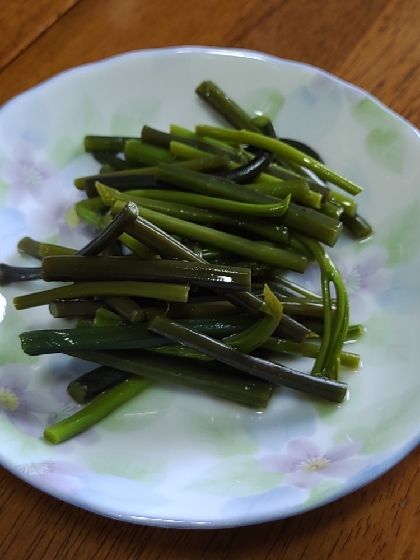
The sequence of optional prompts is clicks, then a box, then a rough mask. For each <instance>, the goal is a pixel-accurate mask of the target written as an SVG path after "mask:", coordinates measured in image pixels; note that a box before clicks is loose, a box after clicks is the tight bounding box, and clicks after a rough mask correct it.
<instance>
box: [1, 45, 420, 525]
mask: <svg viewBox="0 0 420 560" xmlns="http://www.w3.org/2000/svg"><path fill="white" fill-rule="evenodd" d="M204 79H212V80H214V81H215V82H217V83H218V84H220V86H221V87H222V88H223V89H224V90H226V91H227V92H228V94H230V95H231V96H232V97H233V98H234V99H235V100H237V101H238V102H239V103H240V104H242V105H243V106H244V107H245V108H246V109H247V110H249V111H251V112H252V111H261V112H264V113H266V114H268V115H269V116H270V117H271V118H272V119H273V120H274V123H275V125H276V128H277V130H278V131H279V133H280V134H281V135H282V136H289V137H294V138H297V139H299V140H302V141H304V142H307V143H309V144H311V145H313V146H314V147H315V148H316V149H317V150H318V151H319V152H320V153H321V154H322V155H323V156H324V158H325V159H326V161H327V163H328V165H329V166H331V167H332V168H334V169H335V170H337V171H338V172H340V173H341V174H343V175H346V176H347V177H349V178H350V179H353V180H354V181H355V182H357V183H359V184H361V185H362V186H363V187H364V189H365V190H364V192H363V193H362V194H361V195H360V197H359V200H360V209H361V211H362V213H363V214H364V215H365V216H367V217H368V218H369V220H370V221H371V222H372V223H373V225H374V227H375V230H376V235H375V237H374V239H373V240H372V241H370V242H368V243H365V244H362V245H360V244H356V243H351V244H346V243H340V245H339V247H337V248H335V249H334V250H333V251H332V254H333V256H334V258H336V259H337V262H338V263H339V266H340V268H341V270H342V273H343V276H344V278H345V280H346V283H347V286H348V289H349V293H350V298H351V303H352V310H353V311H352V314H353V316H352V321H353V322H363V324H364V325H365V326H366V329H367V332H366V335H365V337H364V338H363V339H362V340H361V341H360V342H358V343H357V344H356V345H355V346H354V350H355V351H357V352H360V353H361V354H362V356H363V367H362V369H361V370H360V371H359V372H347V373H344V379H345V380H346V381H347V382H348V384H349V394H350V398H349V400H348V401H347V402H346V403H345V404H343V405H342V406H332V405H328V404H322V403H319V402H310V401H308V400H307V399H305V400H304V399H302V398H301V397H300V396H299V395H297V394H294V393H293V392H292V391H287V390H283V391H279V392H278V394H277V395H276V396H275V398H274V399H273V401H272V403H271V404H270V406H269V409H268V410H267V411H265V412H263V413H259V412H251V411H249V410H246V409H244V408H241V407H239V406H234V405H231V404H226V403H222V402H218V401H216V400H214V399H212V398H209V397H207V396H203V395H201V394H198V393H193V392H186V391H184V390H179V389H173V388H172V387H162V386H161V387H155V388H151V389H149V390H148V392H147V393H145V394H143V395H142V396H141V397H139V398H138V399H136V400H135V401H134V402H131V403H130V404H128V405H127V406H125V407H124V408H123V409H121V410H119V411H118V412H116V413H114V414H113V415H112V416H111V417H110V418H108V419H106V420H105V421H104V422H103V423H102V424H101V425H100V426H98V427H96V428H94V429H92V430H91V431H90V432H88V433H86V434H84V435H82V436H80V437H78V438H75V439H73V440H71V441H69V442H67V443H65V444H63V445H61V446H57V447H53V446H50V445H47V444H46V443H45V442H44V441H43V439H42V437H41V436H42V432H43V429H44V428H45V426H46V425H47V424H49V423H52V422H54V421H56V420H57V419H58V418H61V417H63V416H64V415H67V414H69V412H71V411H72V410H74V409H75V407H74V406H73V404H72V403H71V402H70V400H69V398H68V397H67V396H66V391H65V387H66V384H67V383H68V381H69V379H71V378H72V377H74V376H75V375H76V374H78V373H80V371H82V369H83V367H86V365H83V364H81V363H76V361H75V360H71V359H69V358H63V357H60V356H57V357H41V358H28V357H27V356H25V355H24V354H23V352H22V351H21V350H20V345H19V339H18V334H19V333H20V332H21V331H23V330H25V329H26V330H28V329H29V328H35V327H39V326H44V325H50V324H52V322H51V319H49V317H48V314H47V312H46V311H45V310H39V309H35V310H30V311H21V312H16V311H15V310H14V308H13V306H12V304H11V299H12V297H13V295H15V294H17V293H23V292H24V291H26V290H28V289H33V286H28V285H27V286H20V287H19V288H7V289H6V288H5V289H2V290H1V295H0V303H1V315H0V317H1V324H0V337H1V338H0V340H1V347H0V366H1V367H0V461H1V463H2V464H3V465H4V466H5V467H6V468H7V469H9V470H10V471H12V472H13V473H15V474H16V475H17V476H19V477H21V478H22V479H24V480H25V481H27V482H29V483H30V484H32V485H34V486H36V487H38V488H41V489H42V490H44V491H46V492H48V493H50V494H52V495H54V496H57V497H59V498H61V499H63V500H66V501H68V502H70V503H73V504H76V505H78V506H80V507H83V508H86V509H88V510H92V511H95V512H97V513H100V514H103V515H107V516H110V517H114V518H118V519H123V520H126V521H132V522H136V523H145V524H150V525H159V526H170V527H212V528H215V527H227V526H235V525H244V524H251V523H259V522H263V521H267V520H271V519H279V518H282V517H286V516H290V515H293V514H297V513H300V512H303V511H306V510H308V509H311V508H314V507H317V506H320V505H322V504H325V503H327V502H329V501H331V500H334V499H336V498H338V497H340V496H343V495H345V494H347V493H349V492H351V491H353V490H355V489H357V488H359V487H361V486H363V485H365V484H367V483H368V482H369V481H371V480H373V479H375V478H377V477H378V476H380V475H381V474H382V473H383V472H385V471H386V470H388V469H389V468H390V467H391V466H392V465H394V464H395V463H397V462H398V461H399V460H400V459H401V458H402V457H403V456H404V455H406V454H407V453H408V452H409V451H410V450H411V449H413V448H414V447H415V446H416V445H417V443H418V441H419V435H420V414H419V407H418V403H419V399H420V376H419V373H418V364H419V363H420V345H419V344H418V334H417V333H418V328H417V327H418V324H419V320H420V280H419V278H420V258H419V239H420V204H419V200H418V195H419V184H420V167H419V165H418V162H419V161H420V139H419V134H418V131H417V130H415V129H414V128H413V127H412V126H410V125H409V124H408V123H407V122H405V121H404V120H402V119H401V118H399V117H398V116H396V115H395V114H394V113H392V112H391V111H390V110H389V109H387V108H386V107H384V106H383V105H381V104H380V103H379V102H378V101H377V100H375V99H373V98H372V97H371V96H369V95H368V94H366V93H365V92H363V91H361V90H359V89H357V88H355V87H353V86H351V85H349V84H347V83H344V82H342V81H340V80H338V79H336V78H334V77H333V76H331V75H329V74H326V73H325V72H322V71H320V70H317V69H315V68H312V67H309V66H305V65H302V64H297V63H293V62H288V61H284V60H279V59H276V58H272V57H270V56H266V55H263V54H260V53H256V52H249V51H239V50H219V49H212V48H196V47H192V48H191V47H185V48H184V47H183V48H175V49H163V50H153V51H143V52H136V53H130V54H127V55H123V56H119V57H117V58H112V59H110V60H106V61H104V62H100V63H97V64H92V65H88V66H84V67H81V68H77V69H74V70H70V71H68V72H65V73H64V74H61V75H59V76H58V77H56V78H54V79H52V80H50V81H48V82H46V83H44V84H42V85H40V86H38V87H36V88H35V89H32V90H30V91H28V92H27V93H24V94H23V95H20V96H19V97H17V98H16V99H14V100H12V101H11V102H9V103H7V104H6V105H5V106H4V107H3V108H2V109H1V110H0V204H1V207H0V231H1V246H0V258H1V260H2V261H6V262H12V263H18V262H20V263H21V264H22V262H26V263H28V260H26V261H25V260H24V259H23V258H21V257H18V255H17V253H16V249H15V247H16V242H17V241H18V240H19V239H20V238H21V237H23V236H24V235H30V236H32V237H35V238H42V239H53V240H56V241H59V242H61V243H64V244H69V245H73V246H75V247H76V246H80V245H81V244H82V243H83V240H82V238H81V236H80V234H79V233H77V231H76V230H74V229H72V228H71V227H69V225H68V220H69V219H70V221H71V215H69V214H68V213H67V214H66V210H67V209H68V208H69V207H70V205H71V204H72V203H73V202H74V201H75V200H76V198H77V192H76V190H75V189H74V188H73V186H72V180H73V178H74V177H76V176H80V175H83V174H87V173H90V172H92V171H94V170H96V169H97V165H96V164H95V163H94V162H92V160H91V159H90V158H89V157H88V156H86V155H83V153H82V138H83V136H84V135H85V134H86V133H99V134H101V133H103V134H126V135H134V134H138V133H139V130H140V128H141V126H142V125H143V124H144V123H147V124H150V125H153V126H155V127H158V128H166V127H167V126H168V125H169V123H171V122H176V123H178V124H180V125H184V126H186V127H190V128H191V127H193V126H194V125H195V124H196V123H198V122H212V115H211V114H210V112H208V111H207V110H206V108H204V107H203V105H202V104H201V102H200V101H199V100H198V99H197V98H196V96H195V94H194V88H195V87H196V86H197V85H198V84H199V83H200V82H201V81H202V80H204ZM66 218H67V220H66ZM305 281H306V282H309V283H311V282H312V278H311V276H310V275H309V276H307V278H306V279H305Z"/></svg>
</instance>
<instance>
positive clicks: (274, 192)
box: [248, 179, 322, 209]
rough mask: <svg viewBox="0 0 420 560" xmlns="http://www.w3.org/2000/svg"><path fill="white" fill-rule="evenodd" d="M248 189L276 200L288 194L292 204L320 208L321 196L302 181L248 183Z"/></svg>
mask: <svg viewBox="0 0 420 560" xmlns="http://www.w3.org/2000/svg"><path fill="white" fill-rule="evenodd" d="M248 187H250V188H251V189H254V190H256V191H259V192H264V193H266V194H270V195H271V196H274V197H276V198H285V197H286V196H287V195H288V194H290V195H291V199H292V201H293V202H298V203H299V204H303V205H304V206H309V207H310V208H316V209H319V208H321V201H322V195H321V194H320V193H317V192H314V191H312V190H310V189H309V186H308V182H307V181H305V180H304V179H297V180H294V181H277V182H271V183H264V182H260V183H250V184H249V185H248Z"/></svg>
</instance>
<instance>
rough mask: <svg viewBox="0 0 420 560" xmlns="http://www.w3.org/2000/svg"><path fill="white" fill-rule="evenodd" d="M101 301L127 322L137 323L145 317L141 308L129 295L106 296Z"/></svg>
mask: <svg viewBox="0 0 420 560" xmlns="http://www.w3.org/2000/svg"><path fill="white" fill-rule="evenodd" d="M103 301H104V303H105V304H106V305H107V306H108V307H110V308H111V309H113V310H114V311H115V312H116V313H118V315H119V316H120V317H122V318H123V319H125V320H126V321H128V322H129V323H139V322H140V321H143V319H144V317H145V314H144V311H143V309H142V308H141V307H140V305H138V304H137V303H136V302H135V301H134V300H133V299H132V298H131V297H128V296H125V297H123V296H118V297H116V296H108V297H105V298H103Z"/></svg>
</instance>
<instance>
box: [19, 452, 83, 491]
mask: <svg viewBox="0 0 420 560" xmlns="http://www.w3.org/2000/svg"><path fill="white" fill-rule="evenodd" d="M17 470H18V472H19V474H20V475H21V476H22V478H24V479H25V480H27V481H28V482H29V483H31V484H34V485H35V486H40V487H46V488H48V490H57V491H58V492H61V493H64V494H68V495H74V494H77V492H79V491H80V490H83V488H84V484H83V483H82V481H81V480H80V477H83V476H84V475H87V474H89V471H88V469H86V468H85V467H83V466H81V465H76V464H74V463H71V462H68V461H60V460H55V461H42V462H39V463H25V464H21V465H18V466H17Z"/></svg>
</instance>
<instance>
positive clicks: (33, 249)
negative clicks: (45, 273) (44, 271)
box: [17, 237, 41, 260]
mask: <svg viewBox="0 0 420 560" xmlns="http://www.w3.org/2000/svg"><path fill="white" fill-rule="evenodd" d="M40 245H41V243H40V242H39V241H36V240H35V239H32V238H31V237H22V239H21V240H20V241H19V243H18V244H17V248H18V251H20V252H21V253H23V254H24V255H28V257H33V258H34V259H40V260H41V256H40V254H39V247H40Z"/></svg>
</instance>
